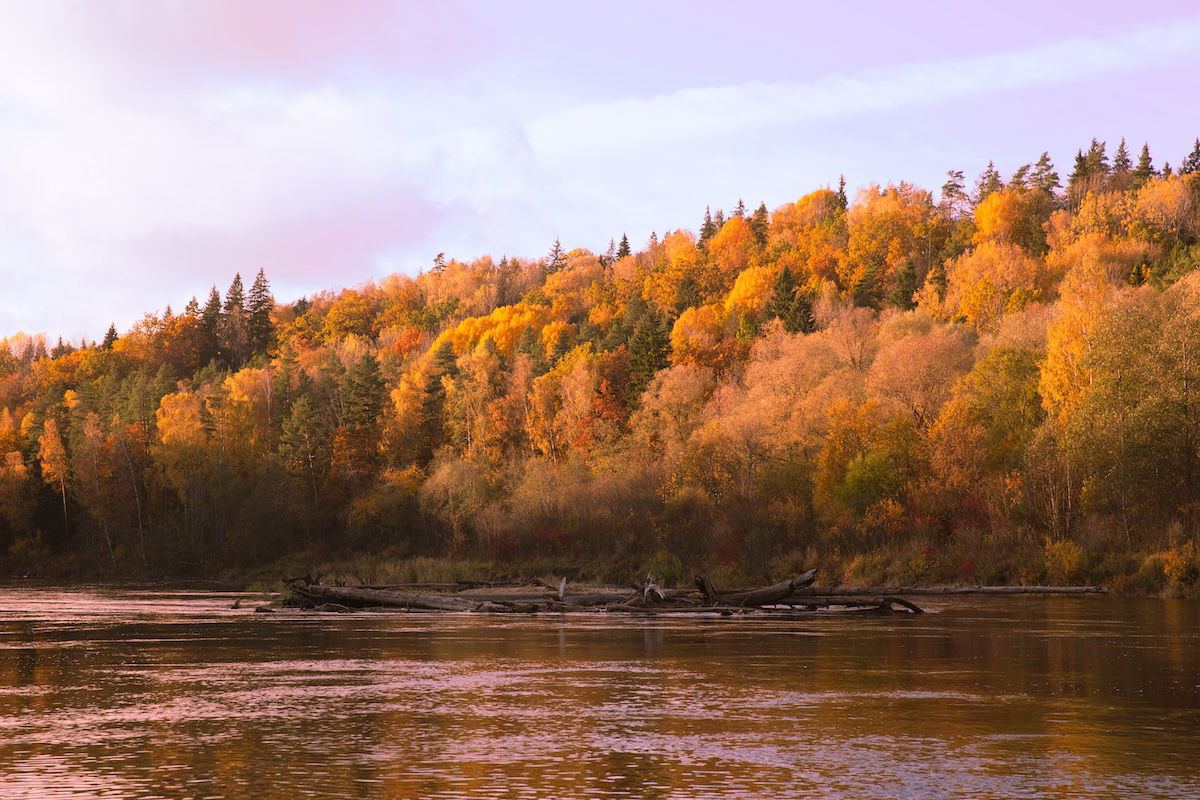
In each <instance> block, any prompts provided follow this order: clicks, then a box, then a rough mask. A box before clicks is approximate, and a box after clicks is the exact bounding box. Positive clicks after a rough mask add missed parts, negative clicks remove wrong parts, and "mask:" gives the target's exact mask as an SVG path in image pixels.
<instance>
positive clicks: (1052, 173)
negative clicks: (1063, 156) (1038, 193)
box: [1030, 152, 1062, 197]
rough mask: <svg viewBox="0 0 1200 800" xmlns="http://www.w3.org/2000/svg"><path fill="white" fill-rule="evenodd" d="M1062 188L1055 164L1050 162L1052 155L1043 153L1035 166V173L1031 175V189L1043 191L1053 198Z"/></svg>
mask: <svg viewBox="0 0 1200 800" xmlns="http://www.w3.org/2000/svg"><path fill="white" fill-rule="evenodd" d="M1061 186H1062V184H1061V183H1060V182H1059V180H1058V172H1057V171H1056V170H1055V169H1054V162H1053V161H1051V160H1050V154H1049V153H1048V152H1043V153H1042V154H1041V156H1039V157H1038V160H1037V162H1036V163H1035V164H1034V165H1033V173H1032V174H1031V175H1030V187H1031V188H1034V189H1041V190H1042V191H1043V192H1045V193H1046V194H1048V195H1050V196H1051V197H1053V196H1054V193H1055V192H1056V191H1057V190H1058V189H1059V188H1060V187H1061Z"/></svg>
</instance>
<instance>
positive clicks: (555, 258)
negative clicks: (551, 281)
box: [546, 238, 567, 275]
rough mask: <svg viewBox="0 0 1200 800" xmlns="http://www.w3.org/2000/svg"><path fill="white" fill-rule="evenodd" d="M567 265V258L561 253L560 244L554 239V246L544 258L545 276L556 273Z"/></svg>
mask: <svg viewBox="0 0 1200 800" xmlns="http://www.w3.org/2000/svg"><path fill="white" fill-rule="evenodd" d="M566 265H567V257H566V255H565V254H564V253H563V249H562V244H560V243H559V241H558V239H557V238H555V240H554V246H553V247H551V248H550V253H549V255H547V256H546V274H547V275H549V274H550V273H552V272H558V271H559V270H560V269H562V268H563V267H565V266H566Z"/></svg>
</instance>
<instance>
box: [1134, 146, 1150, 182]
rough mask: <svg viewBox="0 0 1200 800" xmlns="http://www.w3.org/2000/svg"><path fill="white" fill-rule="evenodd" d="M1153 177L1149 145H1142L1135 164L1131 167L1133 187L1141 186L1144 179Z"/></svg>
mask: <svg viewBox="0 0 1200 800" xmlns="http://www.w3.org/2000/svg"><path fill="white" fill-rule="evenodd" d="M1153 177H1154V161H1153V160H1151V158H1150V145H1149V144H1143V145H1142V154H1141V155H1140V156H1138V162H1137V166H1136V167H1134V168H1133V188H1135V189H1139V188H1141V187H1142V186H1143V185H1144V184H1145V183H1146V181H1148V180H1150V179H1151V178H1153Z"/></svg>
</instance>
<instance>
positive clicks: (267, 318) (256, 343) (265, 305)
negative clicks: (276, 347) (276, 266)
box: [246, 269, 275, 353]
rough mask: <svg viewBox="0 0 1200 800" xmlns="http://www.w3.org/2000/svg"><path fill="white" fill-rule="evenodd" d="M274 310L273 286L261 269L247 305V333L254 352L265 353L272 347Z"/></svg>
mask: <svg viewBox="0 0 1200 800" xmlns="http://www.w3.org/2000/svg"><path fill="white" fill-rule="evenodd" d="M274 310H275V298H274V297H272V296H271V286H270V284H269V283H267V276H266V274H265V273H264V272H263V271H262V270H261V269H260V270H259V271H258V275H256V276H255V278H254V284H253V285H252V286H251V287H250V294H249V296H248V297H247V305H246V312H247V315H248V319H247V320H246V329H247V330H246V333H247V337H248V339H249V346H250V350H251V351H252V352H255V353H265V352H266V351H267V350H268V349H269V348H270V347H271V339H272V334H273V333H274V328H273V326H272V325H271V312H272V311H274Z"/></svg>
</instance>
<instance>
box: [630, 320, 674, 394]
mask: <svg viewBox="0 0 1200 800" xmlns="http://www.w3.org/2000/svg"><path fill="white" fill-rule="evenodd" d="M670 352H671V338H670V334H669V333H668V331H667V330H666V324H665V321H664V320H662V319H661V318H659V316H658V315H657V314H655V313H654V312H653V311H647V312H646V313H645V314H644V315H643V316H642V317H641V318H640V319H639V320H638V321H637V324H636V325H635V326H634V329H633V335H632V336H630V337H629V376H630V391H629V398H630V400H631V402H636V400H637V398H639V397H641V395H642V392H644V391H645V390H646V387H647V386H648V385H649V384H650V380H651V379H652V378H653V377H654V375H655V373H657V372H658V371H659V370H660V369H662V368H663V367H665V366H667V357H668V356H669V355H670Z"/></svg>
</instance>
